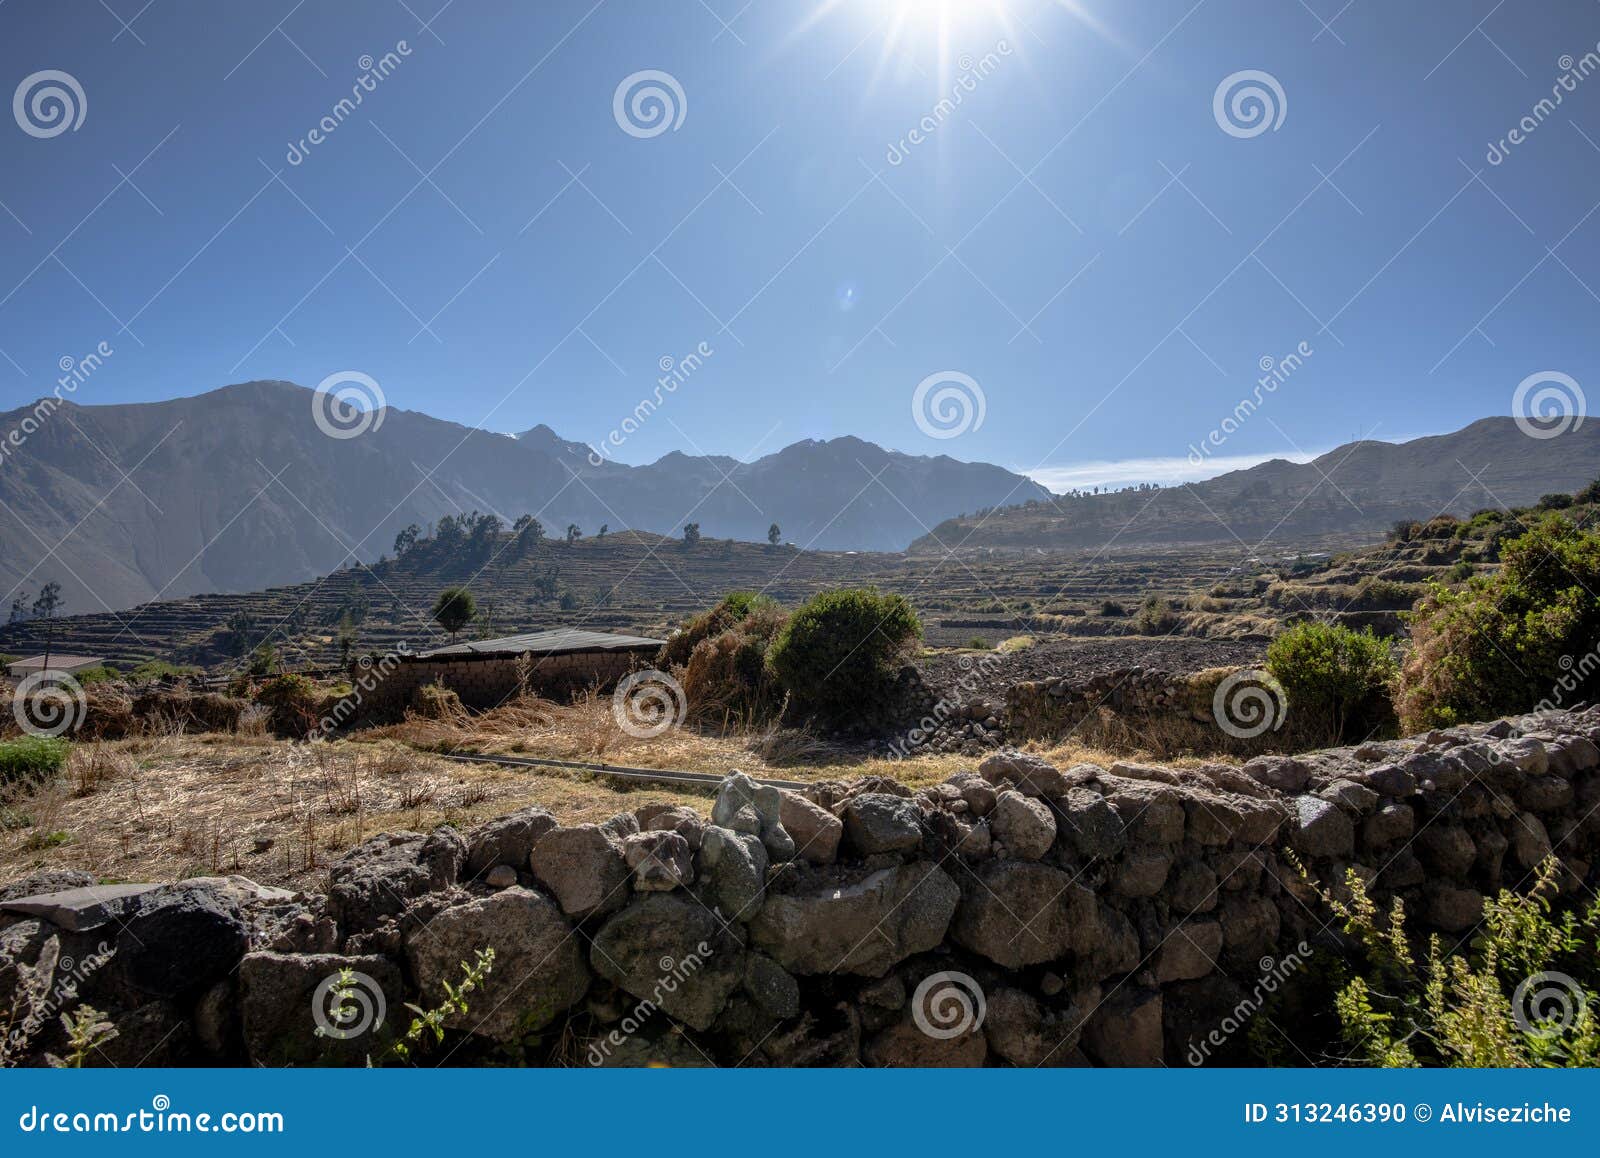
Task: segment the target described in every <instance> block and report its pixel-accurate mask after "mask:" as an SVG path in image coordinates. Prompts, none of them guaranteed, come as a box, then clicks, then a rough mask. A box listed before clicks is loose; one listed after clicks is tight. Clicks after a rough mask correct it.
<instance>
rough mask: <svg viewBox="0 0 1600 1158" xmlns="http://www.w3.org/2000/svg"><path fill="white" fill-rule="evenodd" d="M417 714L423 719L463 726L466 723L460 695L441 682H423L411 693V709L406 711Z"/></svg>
mask: <svg viewBox="0 0 1600 1158" xmlns="http://www.w3.org/2000/svg"><path fill="white" fill-rule="evenodd" d="M407 715H408V716H410V715H417V716H420V717H421V718H423V719H424V720H443V721H445V722H447V723H452V724H456V725H457V726H460V727H465V726H466V723H467V719H468V717H467V709H466V708H464V707H463V706H462V705H461V697H460V696H458V695H456V693H455V692H454V691H452V690H451V689H450V688H447V687H445V686H444V685H443V684H423V685H421V686H420V687H418V688H417V689H415V690H414V691H413V692H412V693H411V710H410V712H408V713H407Z"/></svg>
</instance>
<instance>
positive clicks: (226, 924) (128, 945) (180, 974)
mask: <svg viewBox="0 0 1600 1158" xmlns="http://www.w3.org/2000/svg"><path fill="white" fill-rule="evenodd" d="M249 943H250V932H249V928H248V926H247V925H246V924H245V920H244V915H243V913H242V912H241V910H240V907H239V904H238V901H237V899H236V898H235V897H234V896H233V895H230V893H229V892H228V891H227V890H226V889H220V888H217V887H214V886H213V885H210V884H208V883H207V882H205V881H185V882H180V883H179V884H175V885H163V886H162V887H161V888H159V889H155V890H153V891H151V892H147V893H144V894H143V895H141V896H140V897H139V898H138V900H137V902H136V904H135V907H134V908H133V910H132V911H131V912H128V913H126V914H124V916H123V918H122V920H121V922H120V923H119V926H118V929H117V934H116V954H117V955H116V961H115V966H114V967H115V970H116V973H117V975H118V976H119V977H120V978H121V979H122V980H123V981H125V982H126V983H127V984H128V985H131V986H132V987H133V988H135V989H138V990H140V991H141V992H144V993H148V994H151V995H152V996H155V997H163V998H168V997H179V996H183V995H192V994H197V993H199V992H200V991H202V990H205V989H208V988H210V987H211V986H212V985H214V984H215V983H216V982H217V981H219V980H221V979H222V978H224V977H226V976H228V975H229V974H231V973H232V972H233V971H234V969H236V968H237V967H238V965H239V960H240V958H242V957H243V956H244V953H245V950H246V949H247V948H249Z"/></svg>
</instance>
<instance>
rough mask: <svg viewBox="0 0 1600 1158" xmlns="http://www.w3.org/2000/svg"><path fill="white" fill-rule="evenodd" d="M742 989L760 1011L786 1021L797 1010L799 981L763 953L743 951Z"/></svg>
mask: <svg viewBox="0 0 1600 1158" xmlns="http://www.w3.org/2000/svg"><path fill="white" fill-rule="evenodd" d="M744 991H745V992H746V993H748V994H749V995H750V996H751V998H752V999H754V1001H755V1003H756V1004H757V1005H758V1006H760V1007H761V1010H762V1012H764V1013H766V1014H767V1015H768V1016H769V1017H775V1018H777V1019H778V1020H779V1021H787V1020H788V1019H789V1018H791V1017H796V1016H798V1015H799V1013H800V983H799V982H798V981H796V980H795V979H794V978H793V977H792V976H791V975H790V974H789V971H788V970H786V969H785V968H784V967H783V966H782V965H779V964H778V963H777V962H776V961H774V960H773V959H772V958H771V957H768V956H767V955H766V954H765V953H756V952H750V953H747V954H746V955H745V961H744Z"/></svg>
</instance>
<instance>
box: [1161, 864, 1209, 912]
mask: <svg viewBox="0 0 1600 1158" xmlns="http://www.w3.org/2000/svg"><path fill="white" fill-rule="evenodd" d="M1217 896H1218V889H1217V874H1216V873H1215V872H1214V871H1213V870H1212V868H1211V866H1210V865H1208V864H1207V863H1206V862H1205V861H1203V860H1186V861H1184V862H1183V863H1182V864H1180V865H1179V866H1178V868H1177V871H1175V872H1174V873H1173V874H1172V877H1171V879H1170V880H1169V881H1168V882H1167V887H1166V898H1167V904H1168V905H1169V906H1171V908H1172V911H1173V912H1174V913H1180V914H1187V913H1209V912H1210V911H1211V910H1212V909H1214V908H1216V907H1217Z"/></svg>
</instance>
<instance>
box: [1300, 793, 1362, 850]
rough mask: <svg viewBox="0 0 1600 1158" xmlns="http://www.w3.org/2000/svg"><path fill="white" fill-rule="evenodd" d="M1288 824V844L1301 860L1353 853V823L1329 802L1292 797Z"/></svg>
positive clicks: (1347, 814) (1354, 827)
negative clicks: (1292, 816) (1290, 823)
mask: <svg viewBox="0 0 1600 1158" xmlns="http://www.w3.org/2000/svg"><path fill="white" fill-rule="evenodd" d="M1292 824H1293V828H1292V830H1291V831H1290V834H1289V843H1290V844H1291V845H1293V847H1294V849H1295V851H1296V852H1298V853H1300V854H1301V855H1302V856H1308V857H1347V856H1350V855H1351V854H1352V853H1353V852H1354V851H1355V847H1356V826H1355V822H1354V821H1352V820H1351V819H1350V814H1349V813H1347V812H1345V811H1344V809H1342V808H1340V807H1339V806H1338V805H1337V804H1335V803H1333V802H1332V801H1331V800H1323V799H1322V798H1321V797H1319V796H1296V797H1295V798H1294V819H1293V821H1292Z"/></svg>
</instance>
